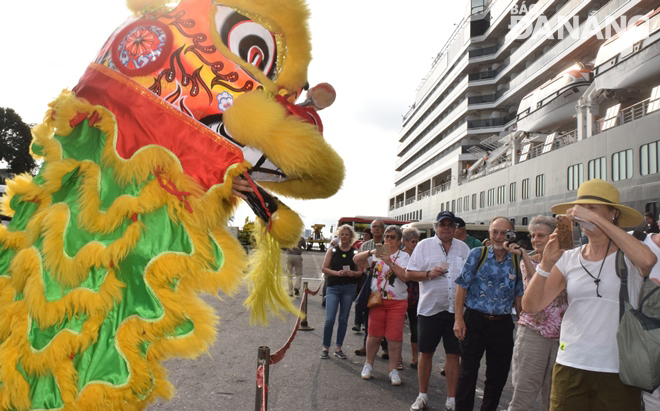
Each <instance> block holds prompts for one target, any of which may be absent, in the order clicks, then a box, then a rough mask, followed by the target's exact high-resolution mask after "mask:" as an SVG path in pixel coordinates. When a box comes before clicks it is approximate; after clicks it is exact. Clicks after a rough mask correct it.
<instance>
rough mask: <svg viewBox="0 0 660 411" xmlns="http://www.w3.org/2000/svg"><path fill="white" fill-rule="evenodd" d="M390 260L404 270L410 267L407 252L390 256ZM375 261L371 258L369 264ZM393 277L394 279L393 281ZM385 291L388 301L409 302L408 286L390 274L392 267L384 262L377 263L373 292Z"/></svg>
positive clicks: (372, 281) (398, 252)
mask: <svg viewBox="0 0 660 411" xmlns="http://www.w3.org/2000/svg"><path fill="white" fill-rule="evenodd" d="M390 260H392V262H393V263H394V264H396V265H398V266H399V267H403V268H404V269H405V268H406V267H407V266H408V260H410V255H409V254H408V253H406V252H405V251H401V250H399V251H397V252H396V253H394V254H392V255H391V256H390ZM372 261H373V257H369V263H370V264H371V262H372ZM391 277H394V279H393V280H392V278H391ZM378 290H383V291H385V294H384V295H383V297H384V298H386V299H388V300H407V299H408V286H407V285H406V283H404V282H403V281H401V279H400V278H399V277H397V276H396V275H395V274H394V273H390V267H389V266H388V265H387V264H385V263H384V262H382V261H379V262H377V263H376V266H375V268H374V276H373V279H372V280H371V291H378Z"/></svg>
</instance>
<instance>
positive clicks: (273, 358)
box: [270, 282, 323, 364]
mask: <svg viewBox="0 0 660 411" xmlns="http://www.w3.org/2000/svg"><path fill="white" fill-rule="evenodd" d="M322 286H323V282H321V285H319V288H317V289H316V291H314V292H312V291H309V290H308V289H305V293H304V295H303V298H302V299H301V300H300V309H299V310H298V311H299V312H302V307H303V305H304V304H305V302H306V301H307V294H310V295H312V296H314V295H316V294H318V292H319V291H320V290H321V287H322ZM301 320H302V318H301V317H300V315H298V319H297V320H296V325H295V326H294V327H293V331H292V332H291V335H290V336H289V339H288V340H287V341H286V343H285V344H284V345H283V346H282V348H280V349H279V350H277V351H275V352H274V353H273V354H271V355H270V363H271V364H277V363H278V362H280V361H281V360H282V359H283V358H284V355H285V354H286V352H287V351H288V350H289V347H291V343H292V342H293V340H294V339H295V338H296V334H297V333H298V328H299V327H300V321H301Z"/></svg>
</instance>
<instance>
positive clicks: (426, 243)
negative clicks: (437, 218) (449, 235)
mask: <svg viewBox="0 0 660 411" xmlns="http://www.w3.org/2000/svg"><path fill="white" fill-rule="evenodd" d="M445 251H446V254H445ZM469 252H470V249H469V247H468V246H467V244H465V243H464V242H463V241H461V240H457V239H455V238H454V239H452V242H451V246H450V247H449V250H445V249H444V247H443V246H442V242H441V241H440V239H439V238H438V236H433V237H430V238H425V239H424V240H422V241H420V242H419V244H417V247H415V250H414V251H413V253H412V256H411V257H410V262H409V263H408V270H411V271H431V270H432V269H433V267H435V266H438V265H440V262H442V261H446V262H448V263H449V269H448V271H447V274H446V275H444V276H441V277H437V278H433V279H430V280H425V281H420V282H419V303H418V304H417V315H423V316H427V317H430V316H432V315H435V314H437V313H439V312H441V311H448V312H450V313H453V312H454V296H455V294H456V287H455V286H454V280H455V279H456V277H458V275H459V274H460V272H461V269H462V268H463V264H465V259H466V258H467V256H468V253H469Z"/></svg>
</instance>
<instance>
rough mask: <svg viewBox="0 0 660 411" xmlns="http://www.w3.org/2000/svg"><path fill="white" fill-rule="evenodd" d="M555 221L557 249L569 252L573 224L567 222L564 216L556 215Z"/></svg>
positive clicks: (567, 219) (571, 245)
mask: <svg viewBox="0 0 660 411" xmlns="http://www.w3.org/2000/svg"><path fill="white" fill-rule="evenodd" d="M555 219H556V220H557V239H558V240H559V248H561V249H562V250H570V249H571V248H573V222H572V221H571V220H569V218H568V217H567V216H566V214H558V215H557V216H556V217H555Z"/></svg>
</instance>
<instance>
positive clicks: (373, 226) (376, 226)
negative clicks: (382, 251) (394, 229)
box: [371, 225, 385, 230]
mask: <svg viewBox="0 0 660 411" xmlns="http://www.w3.org/2000/svg"><path fill="white" fill-rule="evenodd" d="M371 229H372V230H383V229H385V226H384V225H372V226H371Z"/></svg>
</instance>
